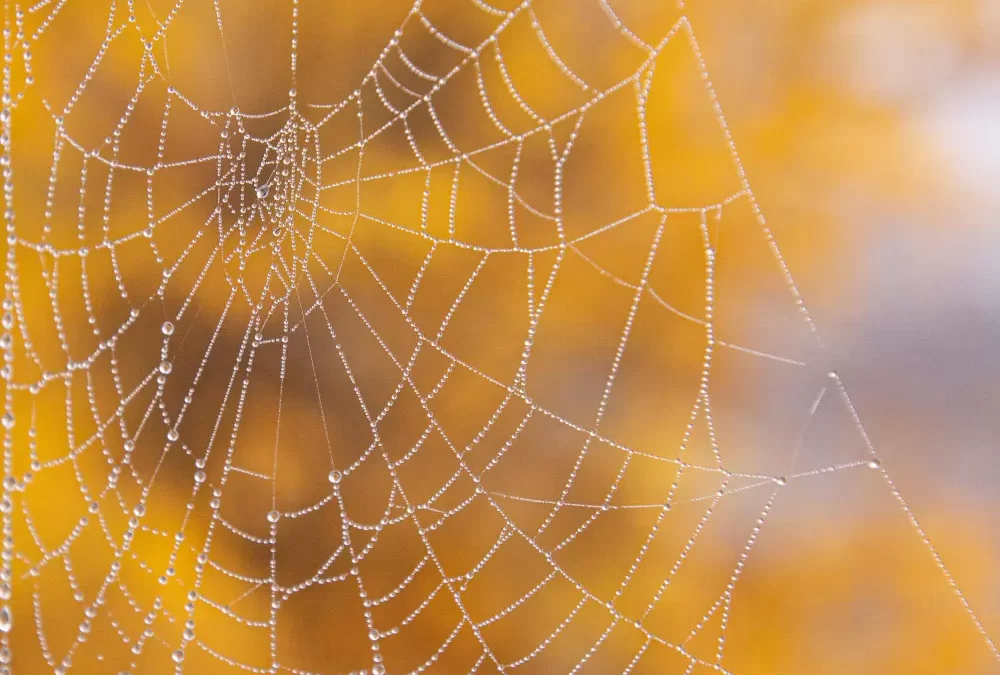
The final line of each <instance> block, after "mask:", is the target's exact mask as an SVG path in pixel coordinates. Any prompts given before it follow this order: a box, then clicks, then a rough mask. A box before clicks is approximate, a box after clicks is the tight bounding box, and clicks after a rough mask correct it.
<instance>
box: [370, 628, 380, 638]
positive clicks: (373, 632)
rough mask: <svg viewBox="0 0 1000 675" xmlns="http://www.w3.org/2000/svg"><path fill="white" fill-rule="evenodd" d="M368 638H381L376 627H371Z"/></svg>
mask: <svg viewBox="0 0 1000 675" xmlns="http://www.w3.org/2000/svg"><path fill="white" fill-rule="evenodd" d="M368 639H370V640H378V639H379V634H378V631H377V630H375V629H374V628H373V629H371V630H370V631H368Z"/></svg>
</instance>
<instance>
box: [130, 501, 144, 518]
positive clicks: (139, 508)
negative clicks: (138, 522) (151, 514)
mask: <svg viewBox="0 0 1000 675" xmlns="http://www.w3.org/2000/svg"><path fill="white" fill-rule="evenodd" d="M132 513H134V514H135V516H136V517H137V518H142V517H143V516H144V515H146V507H145V506H143V505H142V504H136V505H135V508H134V509H132Z"/></svg>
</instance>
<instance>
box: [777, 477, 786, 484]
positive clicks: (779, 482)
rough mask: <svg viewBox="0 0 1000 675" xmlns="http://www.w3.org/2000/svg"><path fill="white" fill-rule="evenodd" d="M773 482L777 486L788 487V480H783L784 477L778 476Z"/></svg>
mask: <svg viewBox="0 0 1000 675" xmlns="http://www.w3.org/2000/svg"><path fill="white" fill-rule="evenodd" d="M774 482H775V483H777V484H778V485H788V479H787V478H785V477H784V476H778V477H777V478H775V479H774Z"/></svg>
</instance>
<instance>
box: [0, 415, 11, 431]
mask: <svg viewBox="0 0 1000 675" xmlns="http://www.w3.org/2000/svg"><path fill="white" fill-rule="evenodd" d="M0 422H3V426H4V429H12V428H14V413H11V412H6V413H4V415H3V417H2V418H0Z"/></svg>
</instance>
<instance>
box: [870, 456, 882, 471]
mask: <svg viewBox="0 0 1000 675" xmlns="http://www.w3.org/2000/svg"><path fill="white" fill-rule="evenodd" d="M868 468H869V469H881V468H882V460H881V459H877V458H873V459H869V460H868Z"/></svg>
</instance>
